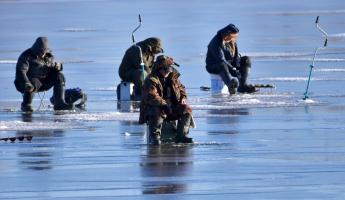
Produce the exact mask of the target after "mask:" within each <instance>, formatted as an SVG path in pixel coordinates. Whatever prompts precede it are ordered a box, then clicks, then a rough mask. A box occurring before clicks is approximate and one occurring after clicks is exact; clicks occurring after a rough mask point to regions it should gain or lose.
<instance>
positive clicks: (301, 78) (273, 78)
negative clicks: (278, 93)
mask: <svg viewBox="0 0 345 200" xmlns="http://www.w3.org/2000/svg"><path fill="white" fill-rule="evenodd" d="M252 80H255V81H284V82H299V81H307V80H308V77H263V78H257V79H252ZM310 80H312V81H344V80H345V78H311V79H310Z"/></svg>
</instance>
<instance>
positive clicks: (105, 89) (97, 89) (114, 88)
mask: <svg viewBox="0 0 345 200" xmlns="http://www.w3.org/2000/svg"><path fill="white" fill-rule="evenodd" d="M91 90H94V91H116V87H115V86H110V87H98V88H92V89H91Z"/></svg>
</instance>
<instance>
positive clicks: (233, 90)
mask: <svg viewBox="0 0 345 200" xmlns="http://www.w3.org/2000/svg"><path fill="white" fill-rule="evenodd" d="M227 86H228V90H229V94H230V95H233V94H236V90H237V87H238V81H237V79H235V78H234V79H231V81H230V84H228V85H227Z"/></svg>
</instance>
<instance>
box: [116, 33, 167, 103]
mask: <svg viewBox="0 0 345 200" xmlns="http://www.w3.org/2000/svg"><path fill="white" fill-rule="evenodd" d="M163 52H164V51H163V47H162V41H161V40H160V39H159V38H157V37H150V38H147V39H145V40H143V41H140V42H138V43H136V44H134V45H132V46H131V47H130V48H129V49H127V51H126V53H125V55H124V56H123V59H122V62H121V64H120V67H119V76H120V78H121V80H122V81H125V82H131V83H134V96H135V97H136V99H140V98H141V93H142V88H143V84H144V79H145V77H146V76H147V75H148V74H150V73H151V70H152V67H153V63H154V60H155V56H156V55H157V54H159V53H163ZM141 62H143V63H144V71H143V70H142V66H141V65H140V64H141Z"/></svg>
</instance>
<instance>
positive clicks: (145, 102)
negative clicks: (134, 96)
mask: <svg viewBox="0 0 345 200" xmlns="http://www.w3.org/2000/svg"><path fill="white" fill-rule="evenodd" d="M158 73H159V72H158V69H157V68H155V70H154V71H152V73H151V74H150V75H149V76H148V77H147V78H146V79H145V83H144V88H143V96H142V100H141V103H140V116H139V123H140V124H144V123H146V121H147V119H148V111H149V109H150V107H152V106H163V105H167V104H170V105H177V104H179V103H181V101H182V99H184V98H187V93H186V89H185V86H184V85H183V84H182V83H181V82H180V80H179V77H180V73H179V72H178V71H177V70H176V69H175V68H173V71H172V72H171V73H170V74H169V76H168V77H167V78H166V81H165V83H166V85H163V84H162V82H161V78H160V77H159V75H158ZM167 88H169V90H171V95H169V96H170V98H169V99H166V98H165V97H164V96H165V93H166V90H167ZM160 114H161V115H164V113H163V112H162V113H160ZM163 117H164V116H163Z"/></svg>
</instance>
